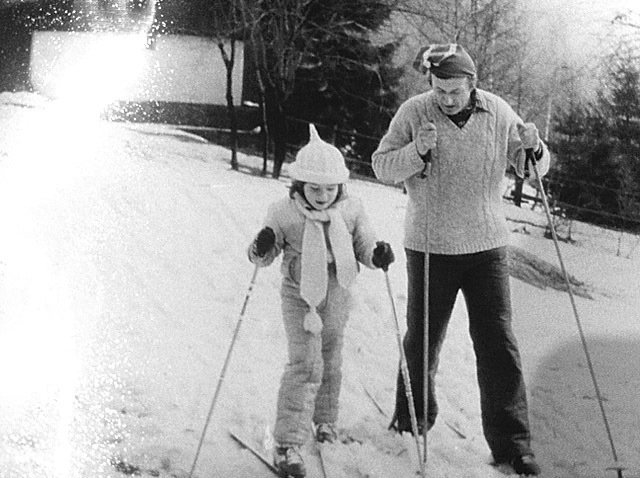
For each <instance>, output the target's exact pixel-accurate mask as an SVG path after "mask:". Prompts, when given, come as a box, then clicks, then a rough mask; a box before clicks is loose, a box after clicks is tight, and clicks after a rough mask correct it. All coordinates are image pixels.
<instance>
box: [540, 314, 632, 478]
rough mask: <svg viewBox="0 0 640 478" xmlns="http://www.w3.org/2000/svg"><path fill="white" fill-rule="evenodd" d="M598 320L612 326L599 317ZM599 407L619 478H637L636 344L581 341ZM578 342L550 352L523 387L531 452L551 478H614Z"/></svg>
mask: <svg viewBox="0 0 640 478" xmlns="http://www.w3.org/2000/svg"><path fill="white" fill-rule="evenodd" d="M602 320H605V321H606V320H616V318H615V317H603V318H602ZM586 340H587V348H588V350H589V352H590V356H591V359H592V363H593V369H594V372H595V376H596V381H597V383H598V386H599V389H600V392H601V397H602V404H603V408H604V412H605V415H606V417H607V421H608V422H609V425H610V430H611V436H612V439H613V443H614V447H615V448H616V451H617V454H618V459H619V463H621V464H624V465H626V466H628V467H629V469H628V471H625V472H624V476H625V478H632V477H636V478H637V477H640V433H639V430H640V339H635V340H631V339H623V338H620V339H616V338H613V337H596V336H592V337H587V339H586ZM585 357H586V356H585V352H584V348H583V346H582V342H581V341H580V340H579V338H578V336H577V334H576V340H575V341H572V342H568V343H565V344H564V345H562V346H560V347H559V348H556V349H555V350H554V351H553V352H552V353H551V354H549V355H548V356H546V358H545V359H544V360H543V361H542V362H541V364H540V366H539V368H538V369H537V370H536V373H535V375H534V377H533V380H531V381H530V383H529V395H530V419H531V425H532V432H533V439H534V449H535V451H536V454H537V455H538V457H539V460H540V462H541V463H542V465H543V468H546V469H547V470H549V471H550V470H551V469H553V468H556V469H562V470H567V471H566V474H563V473H560V474H558V473H552V474H550V475H549V476H553V477H554V478H565V477H566V478H573V477H576V478H578V477H602V478H606V477H615V476H617V474H616V473H615V472H614V471H611V470H609V471H607V470H606V468H607V467H609V466H611V465H612V464H613V463H614V460H613V453H612V447H611V445H610V441H609V438H608V434H607V431H606V427H605V425H604V419H603V416H602V413H601V410H600V406H599V401H598V399H597V395H596V392H595V387H594V385H593V380H592V378H591V374H590V372H589V368H588V366H587V360H586V358H585Z"/></svg>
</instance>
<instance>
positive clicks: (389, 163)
mask: <svg viewBox="0 0 640 478" xmlns="http://www.w3.org/2000/svg"><path fill="white" fill-rule="evenodd" d="M476 92H477V94H476V109H475V111H474V112H473V114H472V115H471V117H470V118H469V120H468V121H467V123H466V124H465V125H464V126H463V127H462V128H459V127H458V126H456V125H455V124H454V123H453V122H452V121H451V120H450V119H449V118H448V117H447V116H446V115H445V114H444V113H443V112H442V111H441V110H440V108H439V107H438V106H437V103H436V101H435V97H434V95H433V93H432V92H431V91H429V92H426V93H423V94H420V95H417V96H414V97H412V98H410V99H409V100H407V101H406V102H404V103H403V104H402V105H401V106H400V108H399V109H398V112H397V113H396V115H395V116H394V118H393V120H392V121H391V124H390V125H389V130H388V132H387V133H386V134H385V136H384V137H383V138H382V140H381V141H380V145H379V146H378V149H377V150H376V151H375V152H374V153H373V156H372V163H373V169H374V171H375V173H376V175H377V176H378V178H379V179H380V180H382V181H387V182H395V183H398V182H404V184H405V187H406V189H407V193H408V195H409V202H408V205H407V212H406V216H405V241H404V245H405V247H406V248H408V249H412V250H416V251H422V252H424V251H425V242H426V241H425V238H426V237H427V232H428V236H429V252H431V253H436V254H468V253H474V252H480V251H485V250H489V249H493V248H496V247H501V246H504V245H506V244H507V241H508V229H507V224H506V219H505V217H504V212H503V210H502V197H501V193H502V188H501V184H502V180H503V179H504V174H505V171H506V169H507V165H508V164H515V162H516V159H517V158H518V157H519V156H520V155H524V154H525V153H524V149H523V148H522V143H521V141H520V137H519V135H518V130H517V125H518V124H521V123H522V120H521V119H520V117H519V116H518V115H517V114H516V113H515V112H514V111H513V110H512V109H511V107H510V106H509V105H508V104H507V103H506V102H505V101H504V100H502V99H501V98H499V97H498V96H496V95H494V94H491V93H489V92H486V91H483V90H479V89H478V90H476ZM427 122H431V123H434V124H435V125H436V130H437V132H438V141H437V146H436V148H435V149H434V150H432V151H431V168H430V171H429V175H428V177H424V178H423V177H422V175H421V173H422V172H423V170H424V168H425V163H424V161H423V160H422V159H421V158H420V155H419V154H418V151H417V148H416V145H415V143H414V138H415V137H416V135H417V132H418V130H419V129H420V128H421V126H422V125H424V124H426V123H427ZM538 169H539V172H540V174H542V175H544V174H546V172H547V171H548V169H549V152H548V150H547V148H546V146H545V145H544V144H543V155H542V158H541V159H540V160H539V161H538ZM427 225H428V226H429V229H428V231H427V229H426V228H427Z"/></svg>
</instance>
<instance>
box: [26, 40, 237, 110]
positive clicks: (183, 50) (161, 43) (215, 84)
mask: <svg viewBox="0 0 640 478" xmlns="http://www.w3.org/2000/svg"><path fill="white" fill-rule="evenodd" d="M243 63H244V53H243V45H242V44H241V43H239V42H236V57H235V63H234V69H233V96H234V103H235V104H239V103H240V101H241V99H242V84H243V81H242V80H243V78H242V73H243V72H242V70H243V68H242V65H243ZM30 79H31V84H32V86H33V88H34V90H35V91H37V92H39V93H41V94H43V95H45V96H48V97H52V98H57V97H60V96H62V95H64V94H65V93H66V92H68V91H69V89H71V91H74V92H75V93H78V91H79V90H78V88H96V89H99V90H100V91H98V92H97V93H99V94H100V95H105V94H107V95H109V94H110V95H111V97H110V98H109V99H110V100H112V101H124V102H146V101H159V102H175V103H196V104H214V105H215V104H219V105H224V104H226V97H225V94H226V69H225V66H224V62H223V61H222V57H221V55H220V52H219V50H218V47H217V46H216V44H215V43H214V42H213V41H212V40H209V39H206V38H200V37H194V36H180V35H166V36H165V35H161V36H159V37H158V38H157V39H156V42H155V45H154V47H153V48H152V49H147V48H145V37H144V35H140V34H133V33H114V32H57V31H37V32H34V33H33V40H32V45H31V72H30ZM105 90H108V91H105Z"/></svg>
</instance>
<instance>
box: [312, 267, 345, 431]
mask: <svg viewBox="0 0 640 478" xmlns="http://www.w3.org/2000/svg"><path fill="white" fill-rule="evenodd" d="M349 302H350V294H349V291H347V290H345V289H343V288H341V287H340V286H339V285H338V284H337V282H336V281H335V279H333V277H332V278H331V280H330V282H329V290H328V293H327V300H326V303H325V304H322V306H321V308H320V309H319V312H320V316H321V317H322V322H323V327H322V360H323V374H322V383H321V384H320V388H319V389H318V395H317V396H316V400H315V412H314V415H313V421H314V423H330V424H334V423H336V421H337V420H338V402H339V398H340V386H341V383H342V347H343V345H344V328H345V325H346V323H347V319H348V316H349Z"/></svg>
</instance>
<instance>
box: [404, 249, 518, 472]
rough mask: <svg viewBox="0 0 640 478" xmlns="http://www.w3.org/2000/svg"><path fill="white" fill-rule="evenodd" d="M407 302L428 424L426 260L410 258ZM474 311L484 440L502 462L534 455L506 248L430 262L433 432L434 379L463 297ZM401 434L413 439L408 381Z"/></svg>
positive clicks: (413, 365) (414, 383)
mask: <svg viewBox="0 0 640 478" xmlns="http://www.w3.org/2000/svg"><path fill="white" fill-rule="evenodd" d="M405 252H406V255H407V275H408V277H407V278H408V298H407V333H406V335H405V337H404V342H403V343H404V349H405V352H406V355H407V362H408V367H409V375H410V377H411V389H412V392H413V397H414V402H415V407H416V415H417V417H418V421H419V422H420V424H421V425H422V424H423V423H424V400H423V395H424V394H423V384H424V379H423V368H424V362H423V355H424V352H423V343H424V253H423V252H418V251H413V250H410V249H406V250H405ZM459 290H462V294H463V296H464V299H465V302H466V305H467V310H468V311H469V333H470V335H471V339H472V341H473V348H474V351H475V355H476V371H477V377H478V385H479V389H480V401H481V403H480V406H481V410H482V426H483V431H484V436H485V438H486V440H487V442H488V444H489V447H490V448H491V451H492V453H493V457H494V459H495V460H496V461H497V462H504V461H508V460H509V459H510V458H512V457H513V456H516V455H523V454H530V453H531V448H530V432H529V420H528V409H527V399H526V391H525V384H524V379H523V377H522V368H521V365H520V354H519V352H518V344H517V342H516V339H515V336H514V335H513V331H512V329H511V301H510V290H509V270H508V262H507V251H506V248H505V247H501V248H497V249H492V250H489V251H483V252H479V253H475V254H461V255H438V254H430V255H429V410H428V413H427V426H428V427H429V428H430V427H432V426H433V424H434V423H435V420H436V416H437V414H438V405H437V402H436V396H435V378H436V370H437V368H438V355H439V353H440V350H441V349H442V343H443V341H444V337H445V333H446V329H447V325H448V323H449V319H450V318H451V311H452V309H453V306H454V303H455V300H456V296H457V294H458V291H459ZM396 418H397V420H398V421H397V424H396V425H397V429H398V431H401V432H402V431H411V422H410V416H409V411H408V408H407V398H406V394H405V388H404V382H403V380H402V376H401V374H400V373H399V374H398V381H397V388H396Z"/></svg>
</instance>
